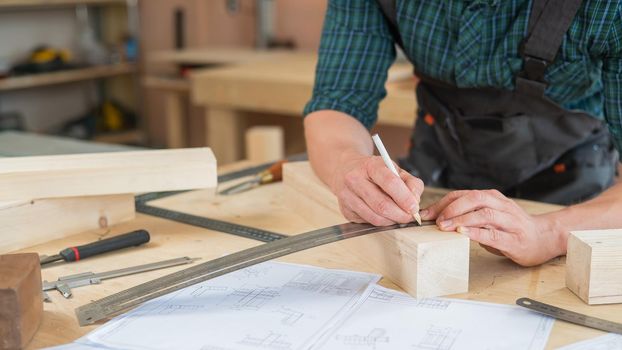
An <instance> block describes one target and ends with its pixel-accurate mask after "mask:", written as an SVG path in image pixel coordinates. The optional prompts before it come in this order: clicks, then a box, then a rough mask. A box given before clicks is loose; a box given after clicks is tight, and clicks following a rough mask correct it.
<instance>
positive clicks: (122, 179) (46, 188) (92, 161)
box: [0, 148, 216, 201]
mask: <svg viewBox="0 0 622 350" xmlns="http://www.w3.org/2000/svg"><path fill="white" fill-rule="evenodd" d="M215 187H216V159H215V158H214V155H213V153H212V151H211V150H210V149H208V148H195V149H176V150H154V151H131V152H112V153H97V154H72V155H58V156H38V157H16V158H4V159H0V201H10V200H24V199H32V198H57V197H74V196H93V195H107V194H119V193H140V192H153V191H173V190H184V189H195V188H215Z"/></svg>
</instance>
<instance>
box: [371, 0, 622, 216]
mask: <svg viewBox="0 0 622 350" xmlns="http://www.w3.org/2000/svg"><path fill="white" fill-rule="evenodd" d="M390 2H392V3H393V4H392V5H391V4H389V6H387V4H386V3H390ZM379 3H380V4H381V5H382V8H383V11H384V12H385V15H386V16H387V19H389V22H390V23H392V25H391V27H392V29H391V31H392V32H393V35H394V36H396V35H399V33H398V32H397V29H396V28H397V27H396V26H395V23H396V22H395V4H394V1H379ZM580 5H581V0H548V1H547V0H533V5H532V11H531V15H530V20H529V34H528V36H527V38H526V39H525V40H524V41H523V44H522V47H521V54H522V57H523V62H524V67H523V71H522V72H520V73H519V74H518V75H517V77H516V89H515V90H514V91H510V90H504V89H498V88H466V89H465V88H458V87H456V86H454V85H450V84H448V83H444V82H440V81H438V80H435V79H433V78H430V77H426V76H422V75H420V74H417V75H418V76H419V78H420V80H421V82H420V83H419V85H418V87H417V100H418V103H419V108H420V111H419V118H417V123H416V126H415V129H414V132H413V136H412V140H411V148H410V151H409V155H408V157H407V158H405V159H401V160H400V165H401V166H402V167H403V168H404V169H406V170H408V171H410V172H411V173H412V174H414V175H415V176H417V177H419V178H421V179H422V180H423V181H424V183H425V184H426V185H427V186H437V187H446V188H454V189H498V190H500V191H501V192H503V193H504V194H505V195H508V196H511V197H515V198H526V199H532V200H538V201H544V202H551V203H559V204H571V203H576V202H580V201H583V200H585V199H588V198H591V197H593V196H595V195H597V194H599V193H600V192H602V191H604V190H605V189H606V188H608V187H609V186H611V185H612V184H613V180H614V178H615V173H616V168H617V163H618V153H617V151H616V150H615V148H614V145H613V142H612V140H611V136H610V134H609V132H608V130H607V127H606V125H605V123H604V122H602V121H600V120H598V119H597V118H595V117H593V116H590V115H589V114H587V113H584V112H579V111H570V110H566V109H564V108H563V107H561V106H560V105H559V104H557V103H555V102H553V101H552V100H550V99H549V98H547V97H546V96H545V95H544V90H545V88H546V86H547V85H546V82H545V80H544V73H545V71H546V68H547V67H548V66H549V65H550V64H551V63H552V62H553V61H554V60H555V56H556V55H557V51H558V50H559V47H560V46H561V43H562V40H563V38H564V35H565V33H566V31H567V30H568V28H569V26H570V23H571V22H572V20H573V18H574V16H575V14H576V12H577V10H578V8H579V7H580ZM390 7H392V8H393V9H392V10H391V9H390ZM388 11H393V12H392V13H393V15H392V16H393V17H391V13H390V12H388ZM396 38H398V39H399V36H396ZM397 41H398V43H399V44H400V45H401V39H399V40H397Z"/></svg>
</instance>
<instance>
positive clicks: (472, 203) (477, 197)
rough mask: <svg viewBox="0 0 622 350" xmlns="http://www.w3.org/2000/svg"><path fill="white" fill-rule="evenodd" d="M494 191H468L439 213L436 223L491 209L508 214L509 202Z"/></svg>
mask: <svg viewBox="0 0 622 350" xmlns="http://www.w3.org/2000/svg"><path fill="white" fill-rule="evenodd" d="M497 192H498V191H496V190H485V191H468V193H466V194H464V195H462V196H460V197H459V198H456V199H455V200H454V201H452V202H451V203H449V204H447V206H446V207H445V208H444V209H443V210H442V211H441V212H440V213H439V215H438V219H437V220H438V221H439V225H440V222H442V221H446V220H449V219H452V218H455V217H458V216H460V215H464V214H466V213H468V212H471V211H474V210H478V209H482V208H491V209H495V210H499V211H505V212H509V211H511V209H512V207H511V206H510V205H509V202H510V200H508V199H507V198H505V197H503V196H502V197H499V196H498V195H497V194H496V193H497Z"/></svg>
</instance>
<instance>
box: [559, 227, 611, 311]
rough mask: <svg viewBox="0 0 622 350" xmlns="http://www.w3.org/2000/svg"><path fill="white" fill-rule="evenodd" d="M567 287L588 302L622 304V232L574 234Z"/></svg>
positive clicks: (567, 260) (567, 263)
mask: <svg viewBox="0 0 622 350" xmlns="http://www.w3.org/2000/svg"><path fill="white" fill-rule="evenodd" d="M566 287H568V289H570V290H571V291H573V292H574V293H575V294H576V295H577V296H578V297H579V298H581V299H582V300H583V301H585V302H586V303H588V304H590V305H592V304H612V303H622V229H615V230H595V231H576V232H571V234H570V237H569V238H568V253H567V255H566Z"/></svg>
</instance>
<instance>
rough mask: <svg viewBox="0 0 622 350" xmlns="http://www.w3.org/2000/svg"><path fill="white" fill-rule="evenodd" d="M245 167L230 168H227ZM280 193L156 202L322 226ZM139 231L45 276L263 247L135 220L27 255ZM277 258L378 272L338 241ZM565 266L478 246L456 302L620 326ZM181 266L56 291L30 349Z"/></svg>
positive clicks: (568, 327) (270, 225) (289, 228)
mask: <svg viewBox="0 0 622 350" xmlns="http://www.w3.org/2000/svg"><path fill="white" fill-rule="evenodd" d="M243 165H244V164H236V165H233V166H229V167H228V170H231V169H233V168H237V167H241V166H243ZM282 190H283V188H282V185H281V184H273V185H267V186H264V187H262V188H258V189H255V190H253V191H249V192H246V193H243V194H239V195H237V196H231V197H220V196H217V197H210V194H209V193H208V192H204V191H194V192H188V193H184V194H180V195H177V196H174V197H169V198H164V199H161V200H158V201H155V202H151V204H153V205H157V206H161V207H166V208H171V209H176V210H179V211H184V212H187V213H192V214H197V215H203V216H210V217H213V218H218V219H221V220H226V221H232V222H236V223H240V224H243V225H249V226H254V227H259V228H263V229H268V230H272V231H276V232H281V233H285V234H296V233H300V232H304V231H307V230H311V229H315V228H318V227H316V226H314V225H313V224H310V223H309V222H308V221H306V220H305V218H303V217H301V216H299V215H297V214H296V213H294V212H292V211H291V210H290V209H288V208H286V207H285V206H284V205H282V203H283V200H282V199H283V193H282ZM550 208H551V207H550V206H548V205H544V204H542V205H540V204H534V205H531V206H530V208H529V210H531V211H533V212H539V211H543V210H549V209H550ZM141 228H145V229H147V230H149V232H150V233H151V237H152V240H151V242H150V243H149V244H148V245H146V246H142V247H139V248H131V249H128V250H125V251H120V252H115V253H111V254H107V255H103V256H99V257H94V258H89V259H86V260H83V261H80V262H76V263H71V264H61V265H57V266H52V267H48V268H45V269H44V270H43V272H42V274H43V277H44V279H48V280H52V279H56V278H57V277H59V276H63V275H69V274H74V273H79V272H86V271H93V272H103V271H107V270H111V269H117V268H122V267H128V266H133V265H137V264H143V263H148V262H154V261H159V260H164V259H169V258H176V257H181V256H189V257H200V258H202V259H203V260H202V261H205V260H209V259H214V258H217V257H221V256H222V255H224V254H229V253H233V252H236V251H239V250H241V249H245V248H249V247H252V246H255V245H258V244H261V243H260V242H257V241H253V240H249V239H244V238H240V237H236V236H232V235H227V234H224V233H219V232H212V231H208V230H204V229H201V228H197V227H193V226H187V225H183V224H178V223H175V222H171V221H167V220H163V219H159V218H154V217H149V216H145V215H137V218H136V220H134V221H132V222H129V223H125V224H123V225H120V226H118V227H114V228H113V229H112V230H110V231H94V232H88V233H84V234H79V235H75V236H72V237H69V238H65V239H61V240H56V241H52V242H49V243H46V244H42V245H39V246H35V247H32V248H29V249H24V250H23V251H32V252H37V253H43V254H52V253H55V252H58V251H59V250H60V249H61V248H65V247H67V246H68V245H79V244H83V243H87V242H90V241H93V240H95V239H97V238H103V237H107V236H111V235H116V234H121V233H124V232H129V231H131V230H135V229H141ZM279 260H282V261H288V262H294V263H302V264H311V265H316V266H322V267H328V268H340V269H351V270H358V271H369V272H375V271H373V270H372V269H371V268H370V267H369V265H367V263H366V262H365V261H362V260H359V259H358V258H356V257H354V256H353V255H351V254H349V253H348V252H347V251H345V250H344V249H342V248H341V246H340V243H334V244H330V245H326V246H322V247H317V248H313V249H311V250H307V251H303V252H299V253H296V254H293V255H291V256H287V257H284V258H282V259H279ZM564 262H565V259H564V258H558V259H554V260H553V261H551V262H549V263H547V264H545V265H543V266H540V267H534V268H523V267H519V266H517V265H515V264H514V263H512V262H511V261H509V260H507V259H505V258H502V257H497V256H494V255H491V254H489V253H487V252H486V251H484V250H483V249H482V248H480V247H479V246H478V245H475V244H473V245H472V247H471V263H470V272H471V276H470V282H469V293H466V294H460V295H454V296H452V297H456V298H465V299H472V300H479V301H488V302H496V303H504V304H513V303H514V301H515V300H516V299H517V298H518V297H522V296H528V297H531V298H535V299H537V300H540V301H543V302H547V303H551V304H554V305H557V306H561V307H564V308H568V309H571V310H574V311H578V312H582V313H587V314H590V315H593V316H597V317H602V318H606V319H610V320H613V321H617V322H621V321H622V305H609V306H588V305H586V304H584V303H583V302H582V301H581V300H579V298H577V297H576V296H575V295H574V294H572V293H571V292H570V291H569V290H568V289H566V288H565V286H564V285H565V284H564V272H565V271H564V269H565V266H564V265H565V264H564ZM186 267H187V266H186ZM181 268H184V267H175V268H170V269H167V270H160V271H152V272H149V273H144V274H140V275H135V276H128V277H123V278H117V279H112V280H106V281H103V284H101V285H94V286H87V287H81V288H76V289H75V290H74V297H73V299H64V298H63V297H62V296H61V295H60V294H58V293H56V292H55V291H51V292H50V293H49V294H50V296H51V298H52V303H47V304H45V313H44V319H43V323H42V325H41V328H40V330H39V331H38V333H37V335H36V336H35V339H34V340H33V342H32V343H31V344H30V345H29V348H30V349H35V348H40V347H45V346H51V345H57V344H62V343H67V342H71V341H73V340H75V339H77V338H78V337H80V336H83V335H84V334H86V333H88V332H89V331H91V330H93V329H95V328H96V327H97V325H94V326H89V327H79V326H78V323H77V320H76V318H75V316H74V311H73V310H74V309H75V308H76V307H78V306H80V305H84V304H86V303H88V302H90V301H92V300H95V299H99V298H101V297H104V296H107V295H109V294H112V293H115V292H118V291H121V290H123V289H126V288H128V287H131V286H134V285H136V284H139V283H142V282H145V281H148V280H150V279H153V278H155V277H159V276H162V275H164V274H167V273H170V272H172V271H176V270H179V269H181ZM381 284H382V285H384V286H387V287H391V288H397V287H396V286H395V285H393V284H392V283H391V282H389V281H387V280H385V279H383V280H382V281H381ZM600 334H602V332H599V331H596V330H592V329H588V328H583V327H580V326H576V325H572V324H568V323H565V322H556V323H555V326H554V328H553V332H552V335H551V338H550V341H549V344H548V348H550V349H552V348H556V347H558V346H561V345H565V344H569V343H572V342H576V341H579V340H582V339H587V338H590V337H595V336H598V335H600Z"/></svg>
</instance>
